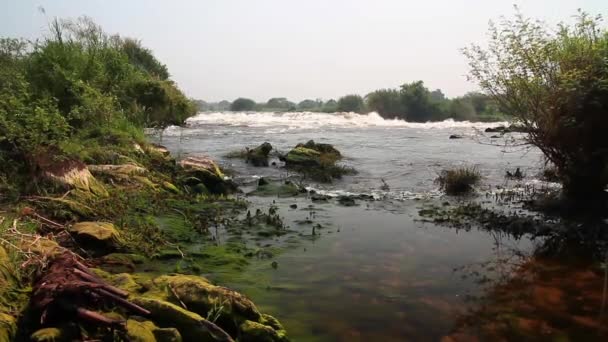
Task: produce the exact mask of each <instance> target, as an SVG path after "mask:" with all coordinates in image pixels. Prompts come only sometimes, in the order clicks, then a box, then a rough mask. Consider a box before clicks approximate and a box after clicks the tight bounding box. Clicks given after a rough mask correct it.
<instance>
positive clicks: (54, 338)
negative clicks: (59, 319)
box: [0, 328, 63, 342]
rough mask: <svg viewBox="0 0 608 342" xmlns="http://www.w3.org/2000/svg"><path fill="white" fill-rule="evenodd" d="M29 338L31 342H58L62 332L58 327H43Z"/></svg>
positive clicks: (61, 338)
mask: <svg viewBox="0 0 608 342" xmlns="http://www.w3.org/2000/svg"><path fill="white" fill-rule="evenodd" d="M30 339H31V340H32V341H33V342H58V341H62V340H63V333H62V331H61V330H60V329H58V328H43V329H40V330H37V331H36V332H34V333H33V334H32V335H31V336H30ZM0 341H4V340H1V339H0Z"/></svg>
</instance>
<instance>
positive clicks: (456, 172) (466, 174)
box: [435, 166, 481, 195]
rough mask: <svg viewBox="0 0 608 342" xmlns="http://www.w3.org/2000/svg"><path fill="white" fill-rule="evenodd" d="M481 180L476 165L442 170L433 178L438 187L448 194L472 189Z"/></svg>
mask: <svg viewBox="0 0 608 342" xmlns="http://www.w3.org/2000/svg"><path fill="white" fill-rule="evenodd" d="M480 181H481V173H479V170H477V168H476V167H474V166H473V167H470V166H463V167H458V168H455V169H448V170H443V171H441V173H440V174H439V176H438V177H437V179H435V183H437V184H439V188H440V189H441V190H442V191H444V192H445V193H446V194H448V195H463V194H466V193H469V192H471V191H473V189H474V188H473V187H474V186H475V185H477V184H479V182H480Z"/></svg>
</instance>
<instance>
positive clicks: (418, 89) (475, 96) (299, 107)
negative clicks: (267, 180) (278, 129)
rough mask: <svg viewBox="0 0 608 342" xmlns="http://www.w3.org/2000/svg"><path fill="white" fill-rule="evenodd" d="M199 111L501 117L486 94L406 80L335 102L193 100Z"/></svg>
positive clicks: (422, 117) (427, 118)
mask: <svg viewBox="0 0 608 342" xmlns="http://www.w3.org/2000/svg"><path fill="white" fill-rule="evenodd" d="M195 103H196V104H197V106H198V109H199V110H200V111H224V110H231V111H272V112H286V111H309V112H325V113H334V112H354V113H362V114H364V113H369V112H377V113H378V114H379V115H381V116H382V117H384V118H387V119H394V118H398V119H403V120H407V121H410V122H426V121H441V120H445V119H454V120H459V121H465V120H469V121H500V120H504V119H505V115H504V114H503V113H502V112H501V110H500V108H499V106H498V105H497V103H496V102H495V101H494V100H493V99H492V98H490V97H489V96H487V95H485V94H482V93H478V92H471V93H468V94H466V95H464V96H460V97H456V98H453V99H449V98H447V97H446V96H445V95H444V94H443V92H442V91H441V90H439V89H437V90H433V91H431V90H429V89H428V88H427V87H426V86H425V85H424V83H423V82H422V81H417V82H412V83H406V84H404V85H402V86H401V87H399V88H398V89H379V90H376V91H373V92H371V93H369V94H367V95H365V96H364V97H362V96H360V95H357V94H350V95H345V96H342V97H340V98H339V99H338V100H337V101H336V100H333V99H330V100H328V101H323V100H321V99H315V100H312V99H305V100H303V101H301V102H299V103H295V102H291V101H289V100H288V99H286V98H284V97H275V98H271V99H269V100H268V101H267V102H265V103H256V102H255V101H254V100H252V99H248V98H238V99H236V100H234V101H233V102H228V101H222V102H216V103H207V102H205V101H201V100H196V101H195Z"/></svg>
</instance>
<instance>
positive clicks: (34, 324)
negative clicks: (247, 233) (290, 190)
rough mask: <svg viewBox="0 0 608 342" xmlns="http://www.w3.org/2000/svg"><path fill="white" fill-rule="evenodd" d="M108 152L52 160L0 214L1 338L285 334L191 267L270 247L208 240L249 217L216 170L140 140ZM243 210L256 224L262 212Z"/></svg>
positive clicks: (237, 265)
mask: <svg viewBox="0 0 608 342" xmlns="http://www.w3.org/2000/svg"><path fill="white" fill-rule="evenodd" d="M110 148H111V147H110ZM117 159H118V160H120V162H119V163H115V164H104V165H84V164H82V163H78V162H76V161H61V162H57V161H55V162H54V163H52V164H49V168H48V169H46V170H45V169H42V170H41V175H43V178H44V184H45V185H47V188H46V189H48V190H47V191H45V192H46V194H45V195H44V196H42V195H37V196H25V197H23V198H21V199H20V200H19V201H18V202H17V203H15V204H13V205H11V206H8V207H5V208H4V209H3V210H2V212H1V213H0V216H1V219H0V222H1V231H2V234H1V238H2V240H1V242H2V253H0V257H1V258H2V260H3V263H2V264H3V270H2V271H3V272H2V282H1V285H2V289H1V291H0V298H2V303H3V304H2V307H1V308H0V310H1V311H2V316H1V317H2V321H3V322H4V324H3V325H2V329H1V331H0V336H2V337H3V339H2V340H7V341H8V340H30V339H31V340H34V341H48V340H51V339H54V340H71V339H74V338H77V339H83V338H84V339H95V338H109V337H110V336H114V337H115V338H116V337H119V338H125V339H127V340H128V339H129V338H130V339H135V340H141V341H177V340H185V341H189V340H201V341H216V340H218V341H219V340H221V341H224V340H230V339H238V340H239V341H286V340H287V337H286V332H285V330H284V329H283V327H282V326H281V325H280V323H279V322H278V321H277V320H276V319H274V318H273V317H272V316H269V315H265V314H263V313H260V311H259V310H258V309H257V308H256V306H255V305H254V304H253V302H251V301H250V300H249V299H247V298H246V297H245V296H243V295H241V294H239V293H237V292H235V291H232V290H230V289H227V288H224V287H220V286H217V285H215V284H213V283H212V282H211V281H209V280H207V279H206V278H205V277H203V276H201V274H204V273H205V269H206V268H208V267H211V266H213V267H214V269H215V270H216V271H217V269H218V268H223V269H224V270H225V272H226V273H227V274H231V273H232V274H235V273H238V272H239V270H241V269H242V267H244V266H245V265H247V264H248V263H250V261H251V260H253V259H256V260H257V259H260V258H263V257H264V255H272V254H271V253H270V252H266V251H264V250H260V249H257V248H253V247H251V246H248V245H247V243H246V240H245V239H240V240H239V239H237V238H234V239H232V241H230V243H222V244H219V243H218V241H219V239H221V237H220V236H217V235H214V230H217V229H218V227H220V226H222V227H223V226H228V225H229V226H230V227H231V229H234V230H235V232H237V233H240V232H239V229H240V228H242V227H244V226H245V224H248V223H246V222H243V221H242V220H241V219H240V218H239V215H241V214H244V213H245V212H246V208H247V203H246V202H245V201H244V200H243V199H241V198H240V197H239V196H238V195H236V196H231V195H229V194H230V193H234V192H236V191H237V189H236V186H235V185H234V184H233V183H232V182H231V181H229V180H227V179H226V178H225V177H224V175H223V173H222V172H221V170H220V169H219V167H218V166H217V165H216V164H215V163H214V162H213V161H212V160H210V159H208V158H186V159H184V160H182V161H181V162H179V163H178V162H177V161H176V160H175V159H174V158H173V157H172V156H171V155H169V152H168V151H167V150H166V149H164V148H162V147H160V146H154V145H151V144H137V145H134V147H133V149H132V151H128V152H127V153H124V154H121V155H119V156H118V158H117ZM253 218H254V219H256V220H259V221H263V222H264V223H263V224H262V223H259V225H258V226H257V227H258V228H259V229H261V230H262V229H265V228H267V227H268V226H267V225H266V222H267V221H272V220H271V219H272V218H273V215H272V213H271V212H269V213H256V214H255V215H254V216H253ZM275 220H276V219H275ZM239 222H240V223H239ZM256 224H258V223H257V222H256ZM262 226H263V227H262ZM272 229H273V230H272V231H270V230H265V232H269V235H265V236H266V237H268V238H270V237H271V236H274V233H275V231H277V230H280V227H278V226H276V224H275V225H274V226H273V227H272ZM260 236H262V235H260ZM268 267H270V263H268ZM220 285H221V284H220Z"/></svg>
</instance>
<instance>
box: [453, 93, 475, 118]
mask: <svg viewBox="0 0 608 342" xmlns="http://www.w3.org/2000/svg"><path fill="white" fill-rule="evenodd" d="M449 111H450V117H451V118H452V119H454V120H459V121H465V120H467V121H472V120H475V118H476V117H477V112H476V111H475V107H473V104H472V103H471V101H470V100H469V99H467V98H464V97H460V98H456V99H453V100H452V101H450V109H449Z"/></svg>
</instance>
